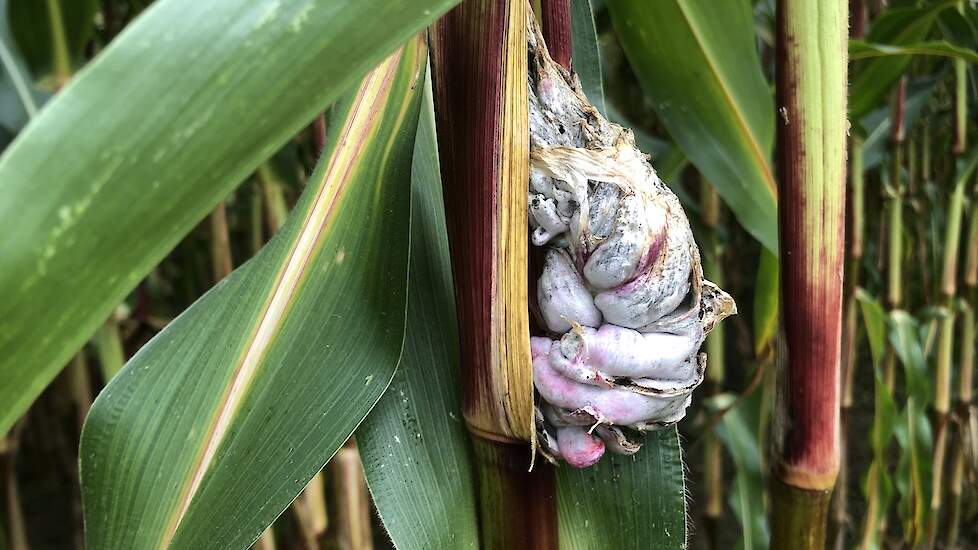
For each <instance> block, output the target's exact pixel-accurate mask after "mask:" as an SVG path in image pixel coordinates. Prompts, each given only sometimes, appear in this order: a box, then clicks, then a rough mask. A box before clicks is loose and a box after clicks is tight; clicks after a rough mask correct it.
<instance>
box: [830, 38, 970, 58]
mask: <svg viewBox="0 0 978 550" xmlns="http://www.w3.org/2000/svg"><path fill="white" fill-rule="evenodd" d="M894 55H934V56H938V57H950V58H955V59H963V60H965V61H967V62H969V63H978V52H975V51H974V50H972V49H969V48H962V47H960V46H955V45H954V44H951V43H950V42H945V41H943V40H930V41H927V42H917V43H915V44H906V45H903V46H891V45H888V44H873V43H870V42H863V41H862V40H850V41H849V59H852V60H857V59H871V58H874V57H887V56H894Z"/></svg>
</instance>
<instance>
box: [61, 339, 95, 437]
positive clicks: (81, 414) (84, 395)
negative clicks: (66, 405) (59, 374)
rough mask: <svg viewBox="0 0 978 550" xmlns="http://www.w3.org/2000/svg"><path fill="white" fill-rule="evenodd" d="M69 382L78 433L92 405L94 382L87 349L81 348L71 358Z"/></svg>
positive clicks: (68, 371)
mask: <svg viewBox="0 0 978 550" xmlns="http://www.w3.org/2000/svg"><path fill="white" fill-rule="evenodd" d="M67 376H68V384H69V388H70V390H71V397H72V401H74V404H75V411H76V413H75V416H76V417H77V419H78V433H79V434H80V433H81V428H82V425H83V424H84V423H85V417H86V416H87V415H88V409H90V408H91V406H92V383H91V381H90V380H89V378H88V361H86V360H85V350H84V349H81V350H79V351H78V353H76V354H75V358H74V359H72V360H71V364H70V365H68V369H67Z"/></svg>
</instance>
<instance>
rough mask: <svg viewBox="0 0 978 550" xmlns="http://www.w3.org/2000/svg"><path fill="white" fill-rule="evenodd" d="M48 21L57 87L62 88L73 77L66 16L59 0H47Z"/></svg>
mask: <svg viewBox="0 0 978 550" xmlns="http://www.w3.org/2000/svg"><path fill="white" fill-rule="evenodd" d="M47 7H48V23H49V24H50V25H51V41H52V44H51V49H52V51H53V52H54V59H53V62H54V78H55V83H54V85H55V89H61V87H62V86H64V85H65V84H67V83H68V80H70V79H71V54H70V53H69V52H68V37H67V35H66V34H65V26H64V17H63V15H62V14H61V3H60V2H59V0H47Z"/></svg>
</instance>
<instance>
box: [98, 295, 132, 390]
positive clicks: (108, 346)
mask: <svg viewBox="0 0 978 550" xmlns="http://www.w3.org/2000/svg"><path fill="white" fill-rule="evenodd" d="M117 309H118V308H117ZM92 343H93V344H94V346H95V354H96V355H97V356H98V361H99V366H100V367H101V369H102V377H103V378H104V379H105V382H106V383H108V382H109V380H112V377H113V376H115V375H116V373H117V372H119V371H120V370H122V367H123V365H125V364H126V356H125V352H124V351H123V348H122V334H121V333H120V332H119V319H118V312H117V311H113V312H112V314H111V315H109V318H108V319H106V320H105V322H104V323H102V326H101V327H99V329H98V332H96V333H95V337H94V338H93V339H92Z"/></svg>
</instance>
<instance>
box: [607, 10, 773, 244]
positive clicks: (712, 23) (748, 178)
mask: <svg viewBox="0 0 978 550" xmlns="http://www.w3.org/2000/svg"><path fill="white" fill-rule="evenodd" d="M607 7H608V10H609V11H610V13H611V16H612V21H613V22H614V25H615V29H616V30H617V31H618V33H619V37H620V39H621V42H622V46H623V48H624V50H625V53H626V55H627V56H628V58H629V60H630V61H631V64H632V66H633V67H634V68H635V71H636V74H637V75H638V77H639V81H640V83H641V84H642V86H643V89H644V91H645V93H646V95H647V96H648V97H649V98H650V99H651V100H652V103H653V107H654V108H655V109H656V112H657V114H658V115H659V117H660V119H661V120H662V123H663V125H664V126H665V127H666V129H667V130H668V131H669V133H670V135H672V136H673V138H675V140H676V142H677V143H678V144H679V145H680V147H682V149H683V151H684V152H685V153H686V156H687V157H688V158H689V159H690V161H691V162H693V164H694V165H695V166H696V167H697V169H698V170H699V171H700V172H701V173H702V174H703V175H704V177H705V178H706V179H707V180H708V181H710V183H712V184H713V185H714V186H716V188H717V192H718V193H719V194H720V196H721V197H722V198H723V200H724V202H725V203H727V204H728V205H729V206H730V209H731V210H732V211H733V212H734V214H735V215H736V217H737V219H738V221H739V222H740V223H741V225H743V226H744V228H745V229H747V231H748V232H749V233H750V234H751V235H753V236H754V237H755V238H757V239H758V240H759V241H760V242H761V243H762V244H763V245H764V246H765V248H767V249H768V250H771V251H777V220H776V217H777V216H776V200H777V191H776V185H775V181H774V175H773V172H772V170H771V165H770V160H769V158H770V152H771V147H772V145H773V140H774V117H773V111H774V109H773V101H772V99H771V93H770V90H769V89H768V86H767V84H766V82H765V81H764V77H763V75H762V73H761V67H760V61H759V59H758V56H757V52H756V50H755V47H754V31H753V23H752V19H751V12H750V3H749V2H744V1H734V2H723V3H721V4H717V3H715V2H704V1H702V0H670V1H668V2H656V3H647V2H641V1H638V0H629V1H623V2H613V3H609V4H608V6H607ZM676 59H683V60H684V62H682V63H676Z"/></svg>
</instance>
